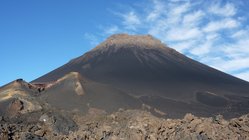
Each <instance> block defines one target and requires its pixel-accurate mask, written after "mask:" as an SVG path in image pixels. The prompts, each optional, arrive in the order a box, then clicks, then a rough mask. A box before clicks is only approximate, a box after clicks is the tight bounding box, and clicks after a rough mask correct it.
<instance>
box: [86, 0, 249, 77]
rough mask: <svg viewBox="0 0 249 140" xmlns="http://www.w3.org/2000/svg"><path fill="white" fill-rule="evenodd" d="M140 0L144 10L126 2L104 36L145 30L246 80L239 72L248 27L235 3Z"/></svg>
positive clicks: (247, 51)
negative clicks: (123, 8) (125, 8)
mask: <svg viewBox="0 0 249 140" xmlns="http://www.w3.org/2000/svg"><path fill="white" fill-rule="evenodd" d="M143 2H147V6H146V5H145V6H143V9H142V8H141V7H136V6H134V5H129V6H128V7H129V8H127V10H125V11H123V12H120V11H118V9H117V13H118V14H115V15H114V16H118V19H120V22H119V23H117V24H116V25H115V24H114V25H113V23H111V25H112V26H107V27H106V28H104V29H103V31H102V32H103V33H104V34H105V35H110V34H113V33H117V32H126V33H134V34H141V33H142V34H144V33H148V34H151V35H153V36H155V37H157V38H158V39H160V40H162V41H163V42H164V43H166V44H168V45H169V46H170V47H173V48H175V49H176V50H178V51H180V52H182V53H185V54H188V56H193V57H194V58H195V59H197V60H198V61H201V62H203V63H205V64H208V65H210V66H212V67H214V68H217V69H219V70H222V71H225V72H229V73H230V74H233V75H235V76H238V75H239V76H240V77H243V78H244V79H246V78H245V77H246V76H248V74H242V73H238V72H241V70H242V69H247V68H248V69H249V67H248V66H249V65H247V64H249V47H248V44H249V36H248V34H249V27H245V24H248V22H247V21H249V20H248V19H249V16H247V11H242V9H240V7H239V6H240V5H238V4H237V3H236V2H233V1H229V2H227V1H213V2H206V1H205V0H200V1H192V0H144V1H143ZM242 3H243V2H242ZM143 4H144V3H143ZM146 7H147V8H146ZM243 12H244V14H243ZM101 37H103V36H101ZM87 38H90V39H91V40H92V42H97V41H94V40H96V38H95V37H94V36H91V35H87ZM241 75H243V76H241ZM248 79H249V78H248Z"/></svg>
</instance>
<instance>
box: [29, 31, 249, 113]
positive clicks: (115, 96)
mask: <svg viewBox="0 0 249 140" xmlns="http://www.w3.org/2000/svg"><path fill="white" fill-rule="evenodd" d="M65 75H67V76H66V78H63V80H60V81H61V82H55V81H58V79H60V78H62V77H65ZM68 75H69V76H68ZM32 83H56V84H54V86H52V87H50V88H48V89H46V90H45V93H44V98H45V100H46V101H47V102H49V103H50V104H52V105H54V106H55V107H59V108H62V109H65V108H66V109H79V110H82V112H87V110H89V108H97V109H100V110H103V111H106V112H113V111H115V110H118V109H119V108H125V109H127V108H128V109H129V108H131V109H147V110H149V111H150V112H152V113H153V114H155V115H163V116H167V117H174V118H179V117H182V116H184V115H185V114H186V113H188V112H191V113H193V114H195V115H199V116H213V115H217V114H222V115H224V116H225V117H227V118H231V117H235V116H239V115H242V114H245V113H248V112H249V83H248V82H246V81H243V80H241V79H238V78H236V77H233V76H231V75H228V74H226V73H223V72H221V71H218V70H216V69H214V68H211V67H209V66H207V65H204V64H202V63H199V62H197V61H195V60H192V59H190V58H188V57H186V56H184V55H183V54H181V53H179V52H177V51H176V50H174V49H172V48H169V47H168V46H167V45H165V44H163V43H162V42H161V41H160V40H157V39H155V38H154V37H152V36H150V35H127V34H116V35H112V36H110V37H109V38H107V40H106V41H104V42H102V43H101V44H99V45H98V46H97V47H95V48H94V49H92V50H91V51H89V52H87V53H85V54H84V55H82V56H80V57H78V58H75V59H73V60H71V61H70V62H69V63H67V64H65V65H63V66H61V67H59V68H58V69H56V70H54V71H52V72H50V73H48V74H46V75H44V76H41V77H40V78H38V79H36V80H34V81H33V82H32ZM77 83H78V84H77ZM79 86H80V88H79ZM77 87H78V88H79V89H80V91H81V94H77V92H76V90H75V88H77Z"/></svg>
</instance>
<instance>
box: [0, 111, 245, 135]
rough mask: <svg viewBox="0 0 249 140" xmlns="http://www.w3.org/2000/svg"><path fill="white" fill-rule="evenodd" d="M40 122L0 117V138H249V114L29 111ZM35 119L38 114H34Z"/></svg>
mask: <svg viewBox="0 0 249 140" xmlns="http://www.w3.org/2000/svg"><path fill="white" fill-rule="evenodd" d="M29 115H30V116H31V117H32V116H36V117H37V119H39V121H33V122H32V121H30V120H29V119H27V120H24V121H21V122H19V121H16V120H13V119H12V120H8V119H10V118H3V117H1V121H0V139H1V140H7V139H14V140H15V139H24V140H26V139H36V140H46V139H56V140H57V139H59V140H65V139H68V140H69V139H70V140H73V139H74V140H119V139H123V140H126V139H127V140H140V139H141V140H143V139H146V140H158V139H159V140H160V139H170V140H180V139H181V140H182V139H184V140H217V139H231V140H235V139H240V140H247V139H249V115H244V116H241V117H239V118H234V119H231V120H224V119H223V117H222V116H216V117H213V118H211V117H210V118H201V117H196V116H194V115H192V114H186V116H185V117H184V118H183V119H162V118H158V117H155V116H153V115H151V114H150V113H148V112H145V111H139V110H122V109H120V110H119V111H118V112H115V113H113V114H109V115H107V114H105V113H103V114H98V115H92V114H91V115H90V114H88V115H84V116H82V115H79V114H77V113H74V114H71V115H69V116H67V115H66V116H65V113H58V112H57V113H55V112H50V113H47V114H42V113H41V112H40V113H39V112H37V113H34V114H29ZM34 118H35V117H34Z"/></svg>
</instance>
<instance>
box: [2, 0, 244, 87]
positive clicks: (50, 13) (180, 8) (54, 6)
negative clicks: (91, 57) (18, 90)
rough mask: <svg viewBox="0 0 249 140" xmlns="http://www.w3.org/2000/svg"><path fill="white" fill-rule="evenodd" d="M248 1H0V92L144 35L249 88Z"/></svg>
mask: <svg viewBox="0 0 249 140" xmlns="http://www.w3.org/2000/svg"><path fill="white" fill-rule="evenodd" d="M248 12H249V1H247V0H243V1H238V0H212V1H206V0H137V1H135V0H120V1H116V0H105V1H102V0H98V1H97V0H71V1H69V0H21V1H20V0H1V1H0V66H1V69H0V85H3V84H6V83H8V82H10V81H12V80H14V79H17V78H23V79H25V80H27V81H31V80H33V79H35V78H37V77H39V76H41V75H43V74H45V73H47V72H49V71H51V70H53V69H55V68H57V67H59V66H61V65H63V64H65V63H66V62H68V61H69V60H71V59H72V58H75V57H77V56H80V55H82V54H84V53H85V52H86V51H88V50H90V49H91V48H93V47H94V46H96V45H97V44H98V43H100V42H101V41H103V40H104V39H105V38H106V37H108V36H110V35H111V34H114V33H129V34H151V35H153V36H155V37H156V38H158V39H160V40H162V41H163V42H164V43H165V44H167V45H168V46H170V47H172V48H175V49H176V50H178V51H180V52H181V53H184V54H185V55H187V56H189V57H191V58H193V59H195V60H198V61H201V62H203V63H205V64H207V65H209V66H212V67H214V68H217V69H219V70H222V71H224V72H227V73H229V74H232V75H234V76H237V77H240V78H242V79H244V80H248V81H249V46H248V44H249V14H248Z"/></svg>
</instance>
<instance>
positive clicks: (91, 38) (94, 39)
mask: <svg viewBox="0 0 249 140" xmlns="http://www.w3.org/2000/svg"><path fill="white" fill-rule="evenodd" d="M84 39H86V40H88V41H89V43H90V44H91V45H92V46H96V45H98V44H99V39H98V37H97V36H96V35H94V34H90V33H85V34H84Z"/></svg>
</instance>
